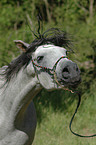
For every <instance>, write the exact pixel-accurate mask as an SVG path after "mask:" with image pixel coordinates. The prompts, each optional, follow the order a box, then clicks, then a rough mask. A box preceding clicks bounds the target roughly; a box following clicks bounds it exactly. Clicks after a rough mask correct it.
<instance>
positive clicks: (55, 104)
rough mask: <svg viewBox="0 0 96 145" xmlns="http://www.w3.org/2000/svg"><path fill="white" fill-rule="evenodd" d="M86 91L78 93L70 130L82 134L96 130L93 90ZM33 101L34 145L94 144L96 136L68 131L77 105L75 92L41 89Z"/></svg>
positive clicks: (95, 100) (94, 92)
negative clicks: (74, 133) (35, 116)
mask: <svg viewBox="0 0 96 145" xmlns="http://www.w3.org/2000/svg"><path fill="white" fill-rule="evenodd" d="M93 86H94V87H95V85H93ZM87 92H88V91H86V93H85V94H83V96H82V103H81V106H80V108H79V110H78V113H77V114H76V118H75V120H74V122H73V124H72V129H73V130H74V131H75V132H77V133H80V134H83V135H90V134H94V133H96V91H93V92H90V93H89V92H88V94H87ZM44 94H45V95H44ZM40 95H41V97H40ZM34 101H35V105H36V110H37V118H38V125H37V130H36V135H35V140H34V145H96V137H95V138H80V137H76V136H74V135H73V134H72V133H71V132H70V130H69V122H70V119H71V117H72V114H73V112H74V110H75V108H76V105H77V97H76V95H74V94H71V93H69V92H65V91H59V92H58V91H54V92H46V91H42V92H41V93H40V94H39V95H38V96H37V97H36V98H35V100H34Z"/></svg>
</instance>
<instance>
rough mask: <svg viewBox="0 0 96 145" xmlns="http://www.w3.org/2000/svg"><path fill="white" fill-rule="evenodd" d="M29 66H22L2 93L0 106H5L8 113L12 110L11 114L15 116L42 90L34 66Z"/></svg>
mask: <svg viewBox="0 0 96 145" xmlns="http://www.w3.org/2000/svg"><path fill="white" fill-rule="evenodd" d="M28 67H29V68H28ZM28 67H26V68H25V69H24V68H22V69H21V70H20V71H19V72H18V74H17V76H16V77H14V78H12V79H11V80H10V82H9V84H8V85H7V87H6V89H5V90H4V91H3V93H2V95H0V98H1V99H0V100H1V102H0V106H2V107H3V108H4V110H5V112H6V114H7V113H9V112H10V111H11V116H14V117H16V115H17V114H18V112H19V111H20V110H21V108H23V107H24V106H25V107H26V108H27V106H28V105H29V103H30V102H31V100H32V99H33V97H34V96H35V95H36V94H37V93H38V92H39V91H40V90H41V86H40V84H39V81H38V79H37V77H36V76H35V73H34V71H33V72H32V71H31V70H32V69H33V68H32V67H33V66H30V65H29V66H28ZM14 117H13V118H14Z"/></svg>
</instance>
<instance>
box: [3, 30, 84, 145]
mask: <svg viewBox="0 0 96 145" xmlns="http://www.w3.org/2000/svg"><path fill="white" fill-rule="evenodd" d="M14 42H15V44H16V46H17V47H18V48H20V49H21V50H22V53H21V54H20V55H19V56H18V57H17V58H15V59H14V60H13V61H12V62H11V63H10V64H9V65H7V66H3V67H2V68H0V145H31V144H32V143H33V140H34V136H35V130H36V124H37V117H36V111H35V106H34V103H33V98H34V97H35V96H36V95H37V94H38V93H39V92H40V91H41V90H42V89H43V88H44V89H46V90H50V91H52V90H60V89H62V88H64V89H65V90H66V89H67V88H75V87H76V86H77V85H78V84H79V83H80V80H81V77H80V69H79V68H78V66H77V64H76V63H75V62H73V61H72V60H70V59H68V57H67V52H68V51H72V49H71V47H70V40H69V39H68V37H67V34H66V33H65V32H64V31H62V30H60V29H58V28H51V29H48V30H47V31H45V32H43V34H42V35H41V34H38V36H37V35H36V38H35V39H34V40H33V41H32V43H31V44H28V43H25V42H23V41H21V40H15V41H14Z"/></svg>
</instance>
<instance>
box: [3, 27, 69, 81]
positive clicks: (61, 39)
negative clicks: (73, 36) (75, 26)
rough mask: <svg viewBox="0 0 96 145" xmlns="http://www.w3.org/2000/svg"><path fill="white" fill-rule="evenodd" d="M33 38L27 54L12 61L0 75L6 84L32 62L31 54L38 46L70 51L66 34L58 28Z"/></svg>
mask: <svg viewBox="0 0 96 145" xmlns="http://www.w3.org/2000/svg"><path fill="white" fill-rule="evenodd" d="M35 36H36V39H35V40H34V41H33V42H32V43H31V44H30V45H29V47H28V49H27V52H25V53H22V54H21V55H20V56H19V57H18V58H16V59H15V60H13V61H12V62H11V63H10V64H9V65H8V67H7V68H6V70H5V71H4V73H3V74H2V75H4V77H5V78H6V82H9V81H10V80H11V78H12V77H14V75H16V74H17V73H18V72H19V70H20V69H21V68H22V67H26V66H27V65H28V64H29V62H30V61H31V60H32V58H31V54H32V52H34V51H35V50H36V48H37V47H38V46H40V45H44V44H53V45H55V46H60V47H65V48H66V49H69V50H71V48H70V44H71V42H70V40H69V39H68V37H67V33H66V32H64V31H61V30H60V29H58V28H51V29H48V30H47V31H45V32H44V33H43V34H40V33H38V36H37V35H35ZM71 51H72V50H71Z"/></svg>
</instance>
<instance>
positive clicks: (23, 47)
mask: <svg viewBox="0 0 96 145" xmlns="http://www.w3.org/2000/svg"><path fill="white" fill-rule="evenodd" d="M14 42H15V44H16V46H17V47H18V48H20V49H21V50H22V51H23V52H26V51H27V49H28V46H29V44H28V43H25V42H23V41H21V40H14Z"/></svg>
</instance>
